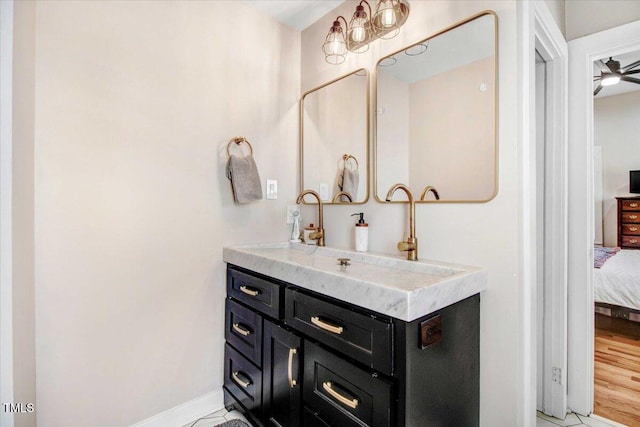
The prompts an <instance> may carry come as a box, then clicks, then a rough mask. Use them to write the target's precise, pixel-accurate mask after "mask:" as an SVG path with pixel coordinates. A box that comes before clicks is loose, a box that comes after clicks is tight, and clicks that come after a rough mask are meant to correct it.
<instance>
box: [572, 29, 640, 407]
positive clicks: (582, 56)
mask: <svg viewBox="0 0 640 427" xmlns="http://www.w3.org/2000/svg"><path fill="white" fill-rule="evenodd" d="M634 50H640V21H636V22H632V23H629V24H625V25H622V26H619V27H616V28H612V29H609V30H606V31H602V32H599V33H595V34H591V35H588V36H585V37H581V38H578V39H575V40H571V41H570V42H569V69H570V70H571V80H570V82H569V105H570V109H569V135H570V138H569V264H568V268H569V270H568V273H569V276H568V277H569V294H568V301H569V304H568V307H567V308H568V320H569V340H568V345H569V347H568V351H569V353H568V356H569V359H568V369H569V370H568V404H569V408H570V409H571V410H572V411H574V412H577V413H578V414H582V415H589V414H591V413H592V412H593V390H594V386H593V375H594V360H593V357H594V343H593V336H594V333H595V328H594V324H593V322H594V312H593V304H594V296H593V267H592V266H593V242H594V236H595V232H594V212H593V200H594V182H593V179H594V178H593V172H594V168H593V151H594V150H593V139H594V135H593V61H594V60H596V59H600V58H603V57H605V56H616V55H620V54H623V53H626V52H631V51H634ZM585 261H586V262H585Z"/></svg>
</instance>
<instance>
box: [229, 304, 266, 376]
mask: <svg viewBox="0 0 640 427" xmlns="http://www.w3.org/2000/svg"><path fill="white" fill-rule="evenodd" d="M225 338H226V340H227V342H228V343H229V344H231V345H232V346H233V347H235V349H236V350H238V351H239V352H240V353H242V354H243V355H245V356H246V357H247V359H249V360H251V361H252V362H253V363H255V364H256V365H258V366H262V316H260V315H259V314H258V313H256V312H254V311H251V310H249V309H248V308H246V307H245V306H243V305H241V304H239V303H237V302H235V301H233V300H231V299H229V298H227V300H226V307H225Z"/></svg>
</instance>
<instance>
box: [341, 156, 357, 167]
mask: <svg viewBox="0 0 640 427" xmlns="http://www.w3.org/2000/svg"><path fill="white" fill-rule="evenodd" d="M349 159H353V161H354V162H355V163H356V168H355V170H358V169H360V165H359V164H358V159H356V158H355V157H354V156H352V155H351V154H344V155H343V156H342V158H341V159H340V160H338V166H340V161H342V162H344V164H343V166H342V167H343V168H345V167H347V161H349Z"/></svg>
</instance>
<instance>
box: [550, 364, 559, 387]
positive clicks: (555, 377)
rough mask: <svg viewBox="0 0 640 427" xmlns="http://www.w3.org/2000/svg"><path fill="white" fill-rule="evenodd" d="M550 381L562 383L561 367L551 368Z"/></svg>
mask: <svg viewBox="0 0 640 427" xmlns="http://www.w3.org/2000/svg"><path fill="white" fill-rule="evenodd" d="M551 381H553V382H554V383H558V384H562V369H560V368H551Z"/></svg>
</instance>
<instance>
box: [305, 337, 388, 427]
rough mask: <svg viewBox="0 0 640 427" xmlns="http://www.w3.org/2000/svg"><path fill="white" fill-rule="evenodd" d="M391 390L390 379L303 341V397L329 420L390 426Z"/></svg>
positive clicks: (354, 426)
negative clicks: (385, 378) (380, 376)
mask: <svg viewBox="0 0 640 427" xmlns="http://www.w3.org/2000/svg"><path fill="white" fill-rule="evenodd" d="M391 391H392V385H391V383H389V382H387V381H385V380H383V379H381V378H379V377H375V376H372V375H371V374H370V373H368V372H366V371H364V370H362V369H360V368H358V367H356V366H354V365H352V364H351V363H349V362H347V361H345V360H344V359H341V358H340V357H338V356H336V355H334V354H332V353H330V352H328V351H327V350H324V349H322V348H320V347H319V346H317V345H315V344H313V343H310V342H308V341H306V342H305V348H304V389H303V399H304V401H305V402H306V403H307V404H309V406H311V407H312V408H314V409H315V410H316V411H318V413H319V414H320V416H321V417H322V419H325V420H327V422H328V423H329V424H331V425H334V426H340V427H363V426H366V427H388V426H390V425H391V417H392V412H393V411H392V407H391V405H392V399H391ZM307 416H308V415H307ZM316 425H322V424H318V423H317V424H316Z"/></svg>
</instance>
